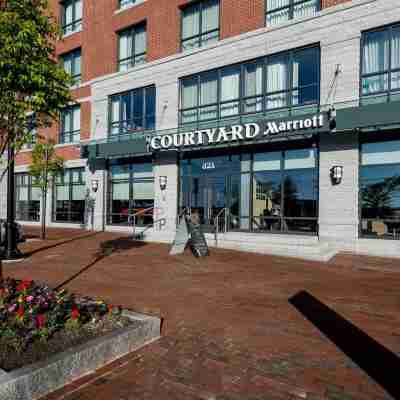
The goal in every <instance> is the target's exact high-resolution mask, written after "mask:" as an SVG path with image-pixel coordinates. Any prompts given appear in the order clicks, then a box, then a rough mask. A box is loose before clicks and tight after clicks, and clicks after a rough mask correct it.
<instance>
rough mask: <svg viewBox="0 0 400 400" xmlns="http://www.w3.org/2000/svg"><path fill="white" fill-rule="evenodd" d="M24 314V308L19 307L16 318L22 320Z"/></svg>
mask: <svg viewBox="0 0 400 400" xmlns="http://www.w3.org/2000/svg"><path fill="white" fill-rule="evenodd" d="M24 313H25V310H24V307H23V306H19V307H18V310H17V316H18V317H19V318H23V316H24Z"/></svg>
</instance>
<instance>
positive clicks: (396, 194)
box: [360, 140, 400, 240]
mask: <svg viewBox="0 0 400 400" xmlns="http://www.w3.org/2000/svg"><path fill="white" fill-rule="evenodd" d="M360 203H361V236H364V237H372V238H379V239H398V240H399V239H400V141H399V140H395V141H388V142H375V143H364V144H362V145H361V166H360Z"/></svg>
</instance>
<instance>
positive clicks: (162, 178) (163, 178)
mask: <svg viewBox="0 0 400 400" xmlns="http://www.w3.org/2000/svg"><path fill="white" fill-rule="evenodd" d="M167 182H168V178H167V177H166V176H160V189H161V190H162V191H164V190H165V189H166V188H167Z"/></svg>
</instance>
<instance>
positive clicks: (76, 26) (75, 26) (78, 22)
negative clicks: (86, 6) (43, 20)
mask: <svg viewBox="0 0 400 400" xmlns="http://www.w3.org/2000/svg"><path fill="white" fill-rule="evenodd" d="M79 1H80V2H81V3H82V18H80V19H76V3H77V2H79ZM83 1H84V0H64V1H62V2H61V29H62V33H63V36H66V35H70V34H73V33H76V32H80V31H81V30H82V21H83ZM69 3H71V4H72V22H70V23H68V24H67V23H66V21H65V19H66V18H65V10H66V6H68V5H69ZM69 27H72V29H71V31H70V32H67V29H68V28H69Z"/></svg>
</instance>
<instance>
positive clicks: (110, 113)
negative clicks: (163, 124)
mask: <svg viewBox="0 0 400 400" xmlns="http://www.w3.org/2000/svg"><path fill="white" fill-rule="evenodd" d="M139 90H142V91H143V102H142V106H143V108H142V110H143V114H142V125H143V129H129V130H127V129H125V130H124V129H123V127H122V126H121V125H122V124H123V123H124V122H128V120H123V119H122V118H121V117H122V107H121V99H122V96H124V95H129V96H130V98H131V111H133V107H134V101H133V98H134V94H135V92H137V91H139ZM149 90H154V104H155V107H154V128H148V127H147V118H148V116H147V114H146V109H147V104H146V103H147V102H146V99H147V93H148V91H149ZM115 98H119V110H118V113H119V120H118V121H115V122H113V109H112V105H113V99H115ZM156 100H157V90H156V86H155V85H148V86H144V87H140V88H135V89H132V90H128V91H125V92H121V93H116V94H113V95H111V96H109V97H108V136H109V137H120V136H124V135H129V134H132V133H143V132H145V131H151V130H154V129H155V124H156V115H157V103H156ZM133 115H134V114H133V112H132V116H133ZM134 119H135V118H134V117H132V118H131V120H132V121H133V120H134ZM131 120H129V121H131ZM114 125H116V126H118V125H119V129H118V133H112V131H113V127H114Z"/></svg>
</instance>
